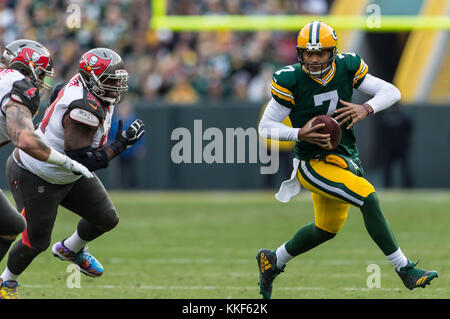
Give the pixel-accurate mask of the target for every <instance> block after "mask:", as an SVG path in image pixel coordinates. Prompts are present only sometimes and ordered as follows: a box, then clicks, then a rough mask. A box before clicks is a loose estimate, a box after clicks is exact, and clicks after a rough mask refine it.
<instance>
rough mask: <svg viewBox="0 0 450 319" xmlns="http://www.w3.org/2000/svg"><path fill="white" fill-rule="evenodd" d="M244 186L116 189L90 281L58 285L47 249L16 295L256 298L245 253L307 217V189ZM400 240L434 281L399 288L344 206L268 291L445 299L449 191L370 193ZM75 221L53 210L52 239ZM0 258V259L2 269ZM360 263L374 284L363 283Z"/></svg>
mask: <svg viewBox="0 0 450 319" xmlns="http://www.w3.org/2000/svg"><path fill="white" fill-rule="evenodd" d="M273 195H274V194H273V193H272V192H270V193H254V192H223V193H219V192H218V193H216V192H214V193H208V192H189V193H188V192H183V193H160V192H150V193H118V192H112V193H111V196H112V199H113V201H114V203H115V205H116V207H117V209H118V212H119V215H120V223H119V225H118V226H117V227H116V228H115V229H114V230H113V231H111V232H109V233H107V234H105V235H103V236H102V237H100V238H98V239H97V240H96V241H94V242H92V243H90V245H89V250H90V251H91V252H92V253H93V254H94V255H95V256H96V257H97V258H98V259H99V260H100V261H101V262H102V264H103V265H104V267H105V274H104V275H103V276H102V277H100V278H96V279H93V278H89V277H86V276H84V275H81V276H82V277H81V288H68V287H67V285H66V281H67V278H68V276H70V275H71V273H68V272H67V266H68V265H70V264H69V263H67V262H62V261H59V260H58V259H56V258H54V257H53V256H52V254H51V251H50V249H48V250H47V251H45V252H44V253H42V254H41V255H39V256H38V257H37V258H36V259H35V260H34V262H33V264H31V266H30V267H29V268H28V269H27V270H26V271H25V273H24V274H23V275H22V276H21V277H20V281H19V283H20V284H21V287H20V290H19V294H20V297H21V298H102V299H103V298H107V299H109V298H136V299H144V298H145V299H149V298H161V299H175V298H176V299H200V298H201V299H203V298H206V299H217V298H219V299H225V298H231V299H237V298H239V299H259V298H260V295H259V294H258V286H257V282H258V272H257V266H256V259H255V255H256V253H257V251H258V250H259V249H260V248H264V247H265V248H276V247H278V246H279V245H280V244H282V243H283V242H284V241H286V240H288V239H289V238H290V237H291V236H292V235H293V234H294V233H295V232H296V231H297V230H298V229H299V228H300V227H301V226H302V225H304V224H306V223H309V222H311V221H312V220H313V213H312V202H311V198H310V194H309V193H308V192H306V191H304V192H303V193H302V194H300V195H299V196H297V197H296V198H294V199H293V200H292V201H291V202H290V203H288V204H282V203H279V202H277V201H276V200H275V198H274V196H273ZM379 197H380V199H381V202H382V207H383V211H384V213H385V215H386V217H387V218H388V220H389V222H390V224H391V226H392V228H393V230H394V232H395V234H396V237H397V240H398V241H399V243H400V247H401V248H402V250H403V252H404V253H405V254H406V255H407V257H409V258H410V259H412V260H413V261H417V260H418V259H420V260H421V262H420V264H419V265H420V266H421V267H422V268H423V269H435V270H437V271H438V272H439V278H437V279H435V280H434V281H433V282H432V285H431V286H428V287H427V288H426V289H421V288H419V289H415V290H413V291H410V290H407V289H406V288H404V286H403V284H402V282H401V281H400V279H399V278H398V276H397V275H396V274H395V272H394V270H393V268H392V266H391V265H390V264H389V263H388V261H387V260H386V258H385V257H384V256H383V254H382V253H381V251H380V250H379V249H378V248H377V247H376V246H375V244H374V243H373V242H372V241H371V239H370V237H369V235H368V234H367V232H366V230H365V228H364V224H363V220H362V216H361V214H360V212H359V210H357V209H356V208H353V207H352V208H351V210H350V213H349V218H348V220H347V222H346V224H345V225H344V227H343V229H342V230H341V232H340V233H339V234H338V236H336V238H335V239H333V240H331V241H329V242H327V243H325V244H323V245H322V246H319V247H317V248H316V249H314V250H312V251H309V252H307V253H305V254H303V255H300V256H298V257H296V258H295V259H293V260H292V261H291V262H289V264H288V265H287V267H286V271H285V272H284V273H283V274H282V275H280V276H279V277H278V278H277V279H276V281H275V282H274V290H273V298H274V299H275V298H283V299H307V298H449V297H450V242H449V235H448V229H449V225H450V208H449V207H450V192H448V191H447V192H443V191H439V192H438V191H426V192H418V191H417V192H380V193H379ZM77 222H78V218H77V217H76V216H75V215H74V214H72V213H70V212H68V211H66V210H64V209H61V210H60V211H59V215H58V218H57V221H56V224H55V228H54V231H53V236H52V243H54V242H55V241H57V240H61V239H63V238H65V237H67V236H68V235H70V234H72V232H73V231H74V229H75V227H76V224H77ZM5 264H6V257H5V258H4V260H3V261H2V262H1V264H0V267H1V271H3V269H4V266H5ZM370 264H377V265H379V266H380V268H381V288H368V287H367V284H366V282H367V278H368V276H369V275H371V273H369V272H367V267H368V266H369V265H370Z"/></svg>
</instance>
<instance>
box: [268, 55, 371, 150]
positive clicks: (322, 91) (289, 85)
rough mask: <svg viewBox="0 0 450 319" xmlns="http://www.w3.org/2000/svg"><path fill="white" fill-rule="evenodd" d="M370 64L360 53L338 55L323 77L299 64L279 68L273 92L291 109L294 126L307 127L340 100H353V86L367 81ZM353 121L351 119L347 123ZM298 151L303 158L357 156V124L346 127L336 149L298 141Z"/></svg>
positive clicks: (334, 108) (275, 74)
mask: <svg viewBox="0 0 450 319" xmlns="http://www.w3.org/2000/svg"><path fill="white" fill-rule="evenodd" d="M367 70H368V67H367V65H366V64H365V62H364V61H363V60H362V59H361V57H360V56H359V55H358V54H355V53H344V54H338V55H337V56H336V59H335V61H334V62H333V64H332V66H331V69H330V71H328V73H327V75H326V76H325V77H324V78H323V79H320V80H319V79H317V78H314V77H312V76H310V75H308V74H307V73H306V72H305V71H304V70H303V69H302V67H301V66H300V64H299V63H297V64H293V65H288V66H285V67H283V68H281V69H280V70H278V71H276V72H275V73H274V74H273V77H272V87H271V92H272V96H273V98H274V99H275V100H276V101H277V102H278V103H280V104H281V105H283V106H285V107H288V108H290V109H291V113H290V114H289V118H290V120H291V122H292V127H303V126H304V125H305V124H306V122H308V121H309V120H310V119H311V118H313V117H315V116H317V115H321V114H328V115H330V116H333V114H334V111H335V110H336V109H338V108H341V107H344V106H343V105H342V104H340V103H339V99H342V100H344V101H348V102H350V101H351V98H352V94H353V89H354V88H357V87H358V86H359V85H360V84H361V83H362V81H363V80H364V78H365V76H366V74H367ZM346 124H347V125H348V124H350V121H349V122H348V123H346ZM295 154H296V156H297V158H299V159H310V158H318V157H320V156H321V155H326V154H338V155H339V154H341V155H345V156H349V157H357V156H358V154H359V153H358V149H357V147H356V139H355V135H354V129H353V127H352V128H351V129H350V130H347V129H346V125H345V124H344V125H343V126H342V139H341V143H340V144H339V146H338V147H337V148H336V149H335V150H333V151H326V150H324V149H322V148H320V147H319V146H317V145H315V144H311V143H308V142H303V141H302V142H297V143H296V145H295Z"/></svg>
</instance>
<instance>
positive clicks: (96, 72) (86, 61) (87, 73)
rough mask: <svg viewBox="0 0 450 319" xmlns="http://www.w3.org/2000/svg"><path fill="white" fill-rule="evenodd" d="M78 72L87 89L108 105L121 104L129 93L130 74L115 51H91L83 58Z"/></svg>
mask: <svg viewBox="0 0 450 319" xmlns="http://www.w3.org/2000/svg"><path fill="white" fill-rule="evenodd" d="M78 71H79V73H80V75H81V76H80V78H81V80H82V82H83V84H84V85H85V87H86V88H87V89H88V90H89V91H90V92H92V93H94V94H95V95H96V96H97V97H98V98H100V99H101V100H103V101H105V102H106V103H108V104H117V103H119V102H120V100H121V99H122V97H123V96H124V95H125V93H126V92H127V91H128V85H127V83H126V82H127V80H128V72H127V71H126V70H125V66H124V63H123V61H122V58H121V57H120V55H118V54H117V53H116V52H114V51H113V50H110V49H107V48H95V49H92V50H89V51H88V52H86V53H85V54H83V56H82V57H81V59H80V65H79V67H78Z"/></svg>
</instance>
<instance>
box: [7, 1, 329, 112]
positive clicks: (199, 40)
mask: <svg viewBox="0 0 450 319" xmlns="http://www.w3.org/2000/svg"><path fill="white" fill-rule="evenodd" d="M154 1H155V0H154ZM330 3H331V1H330V0H298V1H293V0H197V1H191V0H168V1H167V10H168V14H178V15H222V14H238V15H251V14H316V15H317V14H325V13H327V12H328V10H329V6H330ZM71 4H72V6H70V5H71ZM73 5H75V6H73ZM77 8H78V11H77ZM77 15H78V16H79V17H80V21H79V23H74V20H73V19H74V18H75V19H76V17H77ZM150 19H151V1H150V0H133V1H131V0H111V1H106V0H96V1H93V0H84V1H81V0H80V1H60V0H49V1H41V0H33V1H32V0H17V1H5V0H0V36H1V41H2V43H1V44H2V46H4V45H5V44H7V43H8V42H10V41H12V40H14V39H19V38H29V39H34V40H37V41H39V42H41V43H43V44H44V45H46V46H47V47H48V48H49V49H50V50H51V51H52V55H53V57H54V61H55V72H56V78H55V82H56V83H60V82H62V81H65V80H68V79H69V78H70V77H71V76H72V75H73V74H75V73H76V72H77V67H78V62H79V59H80V57H81V55H82V54H83V53H84V52H86V51H87V50H89V49H91V48H94V47H108V48H111V49H113V50H115V51H116V52H117V53H119V54H120V55H121V56H122V58H123V59H124V61H125V64H126V67H127V70H128V72H129V74H130V79H129V86H130V89H129V98H130V99H131V100H132V101H133V102H136V101H137V100H142V99H144V100H148V101H149V102H152V101H158V100H161V101H164V102H166V103H169V104H187V105H189V104H193V103H196V102H198V101H199V100H202V99H210V100H224V99H227V98H234V99H237V100H250V101H253V102H260V101H265V100H267V98H268V97H269V85H270V79H271V75H272V73H273V72H274V71H275V70H276V69H277V68H278V67H280V66H282V65H286V64H291V63H295V62H296V55H295V50H294V48H295V42H296V36H297V32H298V31H297V32H268V31H263V32H230V31H220V32H176V33H174V32H171V31H154V30H151V29H149V21H150ZM75 22H76V21H75ZM300 27H301V26H299V29H300Z"/></svg>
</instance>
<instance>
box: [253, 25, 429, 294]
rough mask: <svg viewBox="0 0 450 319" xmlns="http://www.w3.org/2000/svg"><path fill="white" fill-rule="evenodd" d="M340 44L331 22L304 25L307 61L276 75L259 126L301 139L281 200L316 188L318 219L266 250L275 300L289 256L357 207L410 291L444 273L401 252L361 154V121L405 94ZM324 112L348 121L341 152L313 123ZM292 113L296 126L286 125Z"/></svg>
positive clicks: (264, 288)
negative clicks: (355, 96)
mask: <svg viewBox="0 0 450 319" xmlns="http://www.w3.org/2000/svg"><path fill="white" fill-rule="evenodd" d="M336 45H337V36H336V32H335V31H334V30H333V28H331V27H330V26H329V25H327V24H326V23H323V22H320V21H313V22H311V23H309V24H307V25H306V26H304V27H303V28H302V29H301V31H300V33H299V35H298V39H297V55H298V61H299V63H297V64H293V65H289V66H286V67H284V68H281V69H280V70H278V71H276V72H275V73H274V74H273V78H272V86H271V92H272V99H271V101H270V102H269V103H268V106H267V108H266V110H265V112H264V115H263V117H262V119H261V121H260V124H259V134H260V135H261V136H262V137H264V138H270V139H277V140H285V141H296V147H295V154H296V158H295V159H294V161H293V163H294V171H293V173H292V176H291V179H290V180H288V181H285V182H283V184H282V185H281V187H280V190H279V192H278V193H277V194H276V198H277V199H278V200H279V201H281V202H287V201H289V200H290V199H291V198H292V197H293V196H295V195H296V194H298V192H299V191H300V188H301V186H303V187H304V188H306V189H309V190H310V191H311V192H312V200H313V205H314V222H312V223H311V224H308V225H305V226H303V227H302V228H300V229H299V230H298V231H297V232H296V233H295V234H294V235H293V237H292V238H291V239H289V240H288V241H287V242H285V243H283V244H282V245H281V246H280V247H278V248H277V249H275V250H271V249H261V250H260V251H259V252H258V254H257V256H256V259H257V263H258V269H259V275H260V276H259V277H260V278H259V286H260V293H261V294H262V296H263V298H265V299H268V298H270V297H271V294H272V283H273V280H274V279H275V277H276V276H278V275H279V274H280V273H281V272H283V271H284V268H285V265H286V263H287V262H288V261H289V260H291V259H292V258H294V257H295V256H298V255H300V254H302V253H304V252H306V251H308V250H310V249H312V248H314V247H317V246H318V245H320V244H322V243H324V242H326V241H327V240H330V239H332V238H333V237H335V236H336V234H337V233H338V232H339V230H340V229H341V227H342V226H343V225H344V222H345V220H346V218H347V213H348V210H349V208H350V205H353V206H356V207H358V208H359V209H360V210H361V212H362V215H363V219H364V224H365V227H366V229H367V232H368V233H369V235H370V236H371V238H372V239H373V241H374V242H375V243H376V244H377V246H378V247H379V248H380V250H381V251H382V252H383V254H384V255H385V256H386V257H387V259H388V260H389V261H390V262H391V263H392V264H393V266H394V268H395V271H396V272H397V274H398V275H399V276H400V278H401V279H402V281H403V283H404V284H405V286H406V287H407V288H408V289H414V288H416V287H425V286H426V285H428V284H430V281H431V280H432V279H433V278H435V277H437V272H436V271H425V270H421V269H419V268H417V267H416V264H417V263H416V264H415V263H412V262H411V261H410V260H409V259H407V258H406V257H405V255H404V254H403V252H402V251H401V249H400V247H399V245H398V243H397V241H396V238H395V236H394V234H393V232H392V229H391V227H390V226H389V223H388V221H387V220H386V219H385V217H384V215H383V213H382V211H381V208H380V203H379V200H378V197H377V193H376V192H375V189H374V187H373V186H372V185H371V184H370V183H369V182H368V181H367V180H366V179H365V178H363V173H364V171H363V168H362V166H361V162H360V160H359V158H358V156H359V153H358V148H357V147H356V138H355V134H354V124H355V123H357V122H359V121H361V120H363V119H365V118H366V117H368V116H370V115H371V114H373V113H376V112H380V111H382V110H384V109H386V108H388V107H390V106H391V105H393V104H394V103H396V102H397V101H399V100H400V92H399V90H398V89H397V88H396V87H395V86H394V85H392V84H390V83H388V82H386V81H384V80H382V79H379V78H377V77H374V76H372V75H370V74H369V73H368V66H367V65H366V63H365V62H364V61H363V60H362V59H361V57H360V56H359V55H358V54H355V53H344V54H338V53H337V47H336ZM353 89H357V90H359V91H361V92H363V93H366V94H369V95H371V96H373V98H372V99H370V100H368V101H367V102H366V103H364V104H355V103H351V97H352V93H353ZM321 114H328V115H330V116H335V119H336V120H337V121H338V122H339V124H340V125H341V128H342V139H341V142H340V144H339V145H338V147H337V148H336V149H334V150H330V149H327V147H328V146H327V145H329V142H330V136H329V134H319V133H318V132H317V130H318V129H319V128H321V127H323V126H324V124H318V125H315V126H312V122H313V120H314V119H315V117H316V116H318V115H321ZM287 116H289V118H290V120H291V122H292V127H288V126H286V125H284V124H282V123H281V122H282V121H283V120H284V119H285V118H286V117H287ZM300 185H301V186H300Z"/></svg>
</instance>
